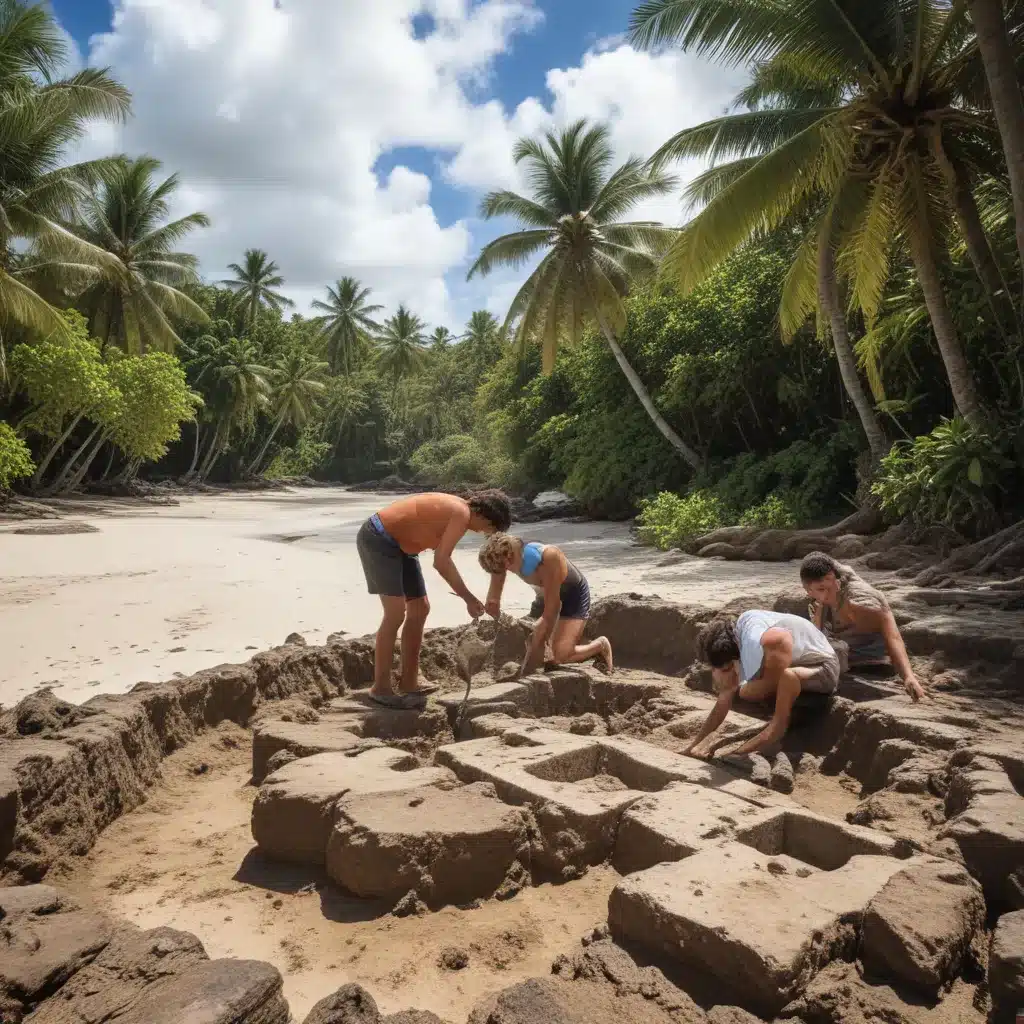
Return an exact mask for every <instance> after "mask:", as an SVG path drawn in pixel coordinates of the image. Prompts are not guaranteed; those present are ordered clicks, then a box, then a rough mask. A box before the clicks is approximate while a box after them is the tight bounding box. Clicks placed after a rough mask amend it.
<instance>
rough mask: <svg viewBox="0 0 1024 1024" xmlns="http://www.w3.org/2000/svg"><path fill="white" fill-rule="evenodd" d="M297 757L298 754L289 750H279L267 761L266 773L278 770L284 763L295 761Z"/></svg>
mask: <svg viewBox="0 0 1024 1024" xmlns="http://www.w3.org/2000/svg"><path fill="white" fill-rule="evenodd" d="M298 759H299V757H298V755H297V754H294V753H293V752H292V751H290V750H279V751H278V752H277V753H276V754H274V755H273V757H271V758H270V760H269V761H267V774H268V775H273V774H274V772H276V771H279V770H280V769H281V768H283V767H284V766H285V765H286V764H291V763H292V761H297V760H298Z"/></svg>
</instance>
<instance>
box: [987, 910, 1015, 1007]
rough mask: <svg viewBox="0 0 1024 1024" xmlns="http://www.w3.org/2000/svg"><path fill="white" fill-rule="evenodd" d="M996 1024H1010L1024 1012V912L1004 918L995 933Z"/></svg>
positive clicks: (991, 962) (991, 966)
mask: <svg viewBox="0 0 1024 1024" xmlns="http://www.w3.org/2000/svg"><path fill="white" fill-rule="evenodd" d="M988 987H989V991H990V992H991V993H992V1011H993V1012H992V1024H1009V1022H1010V1021H1013V1020H1014V1018H1015V1015H1016V1014H1018V1013H1019V1012H1020V1011H1021V1010H1022V1009H1024V910H1015V911H1014V912H1013V913H1012V914H1003V916H1002V917H1001V918H999V920H998V921H997V922H996V927H995V931H993V932H992V944H991V946H990V948H989V958H988Z"/></svg>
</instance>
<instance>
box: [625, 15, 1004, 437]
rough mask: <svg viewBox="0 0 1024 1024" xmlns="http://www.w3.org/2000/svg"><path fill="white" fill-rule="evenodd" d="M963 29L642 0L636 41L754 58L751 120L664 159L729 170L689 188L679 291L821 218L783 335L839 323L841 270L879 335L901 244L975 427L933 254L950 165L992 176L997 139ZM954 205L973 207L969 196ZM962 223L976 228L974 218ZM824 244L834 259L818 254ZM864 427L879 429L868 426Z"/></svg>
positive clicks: (925, 20)
mask: <svg viewBox="0 0 1024 1024" xmlns="http://www.w3.org/2000/svg"><path fill="white" fill-rule="evenodd" d="M967 28H968V27H967V24H966V14H965V12H964V8H963V5H962V4H961V5H959V6H958V5H952V6H950V5H939V4H930V3H921V4H904V3H900V2H899V0H878V2H876V3H873V4H863V3H860V2H859V0H830V2H829V3H827V4H818V3H799V4H795V5H794V4H779V5H776V4H773V3H765V2H762V0H733V2H731V3H730V4H728V5H723V4H722V3H720V2H717V0H647V2H645V3H643V4H642V5H641V6H640V7H638V8H637V9H636V11H635V12H634V15H633V21H632V38H633V41H634V42H635V43H637V44H639V45H642V46H648V45H661V44H665V43H678V44H680V45H682V47H683V48H684V49H688V50H689V49H692V50H694V51H696V52H699V53H702V54H704V55H707V56H712V57H714V56H719V57H721V58H722V59H723V60H725V61H727V62H730V63H736V64H745V63H748V62H750V61H754V62H756V63H755V69H754V80H753V83H752V84H751V86H750V87H749V88H748V89H746V90H744V92H743V93H741V95H740V103H741V104H742V105H743V106H746V107H748V110H747V111H746V112H745V113H741V114H733V115H727V116H725V117H721V118H716V119H715V120H713V121H709V122H707V123H706V124H703V125H699V126H698V127H696V128H691V129H687V130H686V131H683V132H680V133H679V134H678V135H676V136H675V137H674V138H673V139H671V140H669V142H667V143H666V144H665V145H664V146H663V147H662V149H661V150H660V151H659V152H658V153H657V154H656V155H655V158H654V159H655V162H656V165H658V166H660V165H661V164H662V163H664V162H665V161H667V160H669V159H681V158H686V157H695V156H696V157H707V156H710V157H711V158H712V159H713V160H715V161H717V160H721V159H723V158H727V159H728V160H729V162H727V163H725V164H721V165H718V166H715V167H713V168H712V169H711V170H710V171H708V172H707V173H705V174H704V175H702V176H701V177H700V178H698V179H697V181H695V182H694V183H692V185H691V187H690V190H689V195H690V198H691V200H693V201H695V202H698V203H704V204H706V205H704V208H703V210H702V211H701V212H700V213H699V214H698V215H697V216H696V217H694V219H693V220H691V221H690V222H689V224H687V225H686V227H685V228H684V230H683V231H682V232H681V234H680V236H679V238H678V240H677V241H676V243H675V244H674V245H673V247H672V249H671V250H670V252H669V253H668V255H667V257H666V261H665V269H666V272H667V273H668V274H669V275H670V276H671V277H672V278H673V279H674V280H676V281H677V282H678V284H679V285H680V286H681V287H682V288H683V289H684V290H686V289H688V288H690V287H692V286H693V285H694V284H696V283H697V282H698V281H700V280H702V279H703V278H704V277H705V276H706V275H707V274H708V273H709V272H710V270H711V269H712V268H713V267H714V266H715V265H716V264H717V263H718V262H719V261H720V260H722V259H723V258H724V257H725V256H726V255H728V253H730V252H731V251H732V250H734V249H735V248H736V247H737V246H738V245H739V244H741V243H742V242H744V241H745V240H746V239H748V238H750V237H751V236H752V235H753V234H755V233H757V232H759V231H764V230H769V229H771V228H773V227H775V226H777V225H779V224H780V223H782V222H783V221H785V220H786V219H787V218H790V217H792V216H793V214H794V213H797V212H801V213H803V214H805V215H806V213H807V210H808V208H813V209H815V210H816V211H817V213H818V215H817V216H815V217H813V218H812V223H811V225H810V227H809V228H808V230H807V233H806V236H805V240H804V244H803V246H802V247H801V250H800V253H799V255H798V256H797V260H796V262H795V263H794V266H793V269H792V271H791V272H790V275H789V279H788V281H787V286H786V290H785V294H784V296H783V307H782V310H781V319H782V322H783V326H784V328H785V327H786V326H788V327H790V328H792V327H793V326H794V325H795V324H798V323H800V322H802V320H803V319H804V318H805V317H806V315H807V314H808V313H809V312H811V311H812V310H813V309H814V307H815V305H818V304H820V305H821V306H822V307H823V308H825V309H826V310H827V311H828V312H829V313H830V314H831V313H832V312H833V311H834V310H835V309H836V308H837V307H836V304H835V302H834V301H833V300H834V299H835V295H829V296H826V298H825V301H822V299H821V294H822V291H823V287H822V282H821V281H820V278H821V275H822V274H823V273H826V272H827V271H829V270H830V268H831V265H832V263H833V260H835V261H836V264H837V265H838V266H840V267H842V268H843V271H844V274H845V275H846V276H847V277H849V279H850V281H851V288H852V291H851V295H852V300H853V302H854V303H855V304H857V305H858V306H860V308H861V309H862V310H863V311H864V313H865V316H866V318H867V320H868V322H869V324H870V323H871V322H872V321H873V319H874V317H875V315H876V314H877V312H878V308H879V304H880V302H881V299H882V294H883V290H884V287H885V283H886V280H887V279H888V272H889V259H890V255H891V253H892V250H893V246H894V244H895V243H897V242H899V243H902V244H905V245H906V246H907V247H908V248H909V250H910V254H911V258H912V260H913V263H914V266H915V268H916V270H917V276H918V281H919V283H920V285H921V290H922V292H923V293H924V297H925V302H926V305H927V308H928V313H929V317H930V319H931V323H932V329H933V331H934V333H935V337H936V340H937V342H938V345H939V350H940V353H941V355H942V360H943V363H944V364H945V367H946V373H947V376H948V378H949V383H950V388H951V390H952V393H953V399H954V401H955V403H956V406H957V408H958V409H959V411H960V413H961V414H962V415H963V416H964V418H965V419H967V420H968V421H970V422H971V423H973V424H975V425H977V424H980V423H981V422H983V420H984V418H985V416H984V410H983V408H982V405H981V402H980V399H979V397H978V394H977V390H976V388H975V384H974V379H973V376H972V375H971V371H970V369H969V367H968V365H967V360H966V358H965V356H964V352H963V347H962V345H961V343H960V339H959V336H958V334H957V330H956V327H955V325H954V322H953V317H952V314H951V312H950V309H949V306H948V303H947V302H946V298H945V293H944V292H943V289H942V284H941V276H940V267H939V257H938V252H939V251H940V249H941V242H942V240H943V235H944V233H945V231H946V230H947V227H948V224H949V221H950V218H951V212H950V207H951V204H952V203H953V202H954V201H955V197H954V196H951V195H950V188H949V177H948V172H949V169H948V168H945V169H944V168H943V161H944V160H947V159H948V162H949V164H950V165H951V166H952V168H953V173H954V174H957V175H963V176H965V179H964V180H965V181H969V180H970V176H971V174H976V173H985V172H986V171H987V170H988V169H989V167H988V165H987V159H988V155H989V153H990V148H988V147H987V146H986V145H985V140H986V137H987V136H988V135H990V134H991V133H990V131H989V128H988V125H987V123H986V120H985V117H984V115H983V114H982V113H979V112H978V111H977V110H976V109H975V108H974V105H973V104H972V103H971V102H970V96H971V94H972V90H973V87H974V79H973V76H972V74H971V59H970V58H971V50H970V47H971V45H972V44H971V42H970V33H969V31H968V30H967ZM959 195H960V196H961V198H963V197H965V196H969V195H970V189H969V188H962V189H960V190H959ZM957 213H958V214H959V215H960V216H961V217H962V218H965V219H966V220H970V218H971V217H972V215H976V213H977V211H976V210H974V211H973V214H972V211H971V210H970V209H968V208H966V207H964V208H963V209H958V210H957ZM967 240H968V243H969V244H970V238H968V239H967ZM828 248H831V249H833V250H834V251H835V255H834V256H832V255H830V254H829V253H828V252H827V251H822V250H823V249H828ZM973 255H975V257H976V262H977V261H979V260H983V256H982V254H980V253H975V254H973ZM828 290H829V291H831V285H830V286H829V289H828ZM841 319H842V318H841V317H838V318H836V317H832V316H831V315H830V320H831V322H832V325H833V330H832V335H833V343H834V344H836V346H837V348H836V351H837V356H840V366H841V368H843V376H844V382H845V383H846V384H847V388H848V390H849V391H850V394H851V398H853V400H854V402H855V404H856V405H857V408H858V412H859V413H861V420H862V422H865V420H866V417H865V415H864V412H865V402H864V401H862V397H863V389H862V388H860V389H859V390H860V397H858V396H857V391H858V386H854V381H855V376H854V375H851V373H850V365H849V359H848V348H849V346H848V345H847V344H845V343H844V342H843V340H842V336H843V335H845V333H846V328H845V322H844V323H843V324H842V325H841V326H840V323H839V320H841ZM840 350H843V351H842V355H840ZM865 430H866V431H871V432H872V433H873V429H872V428H870V427H869V426H868V425H867V423H865ZM869 436H871V434H869ZM877 443H878V442H877V438H876V439H875V440H874V441H873V442H872V447H873V448H874V447H875V446H876V445H877Z"/></svg>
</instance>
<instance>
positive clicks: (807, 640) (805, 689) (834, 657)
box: [683, 609, 844, 757]
mask: <svg viewBox="0 0 1024 1024" xmlns="http://www.w3.org/2000/svg"><path fill="white" fill-rule="evenodd" d="M698 644H699V651H700V658H701V660H702V661H704V662H706V663H707V664H709V665H710V666H711V675H712V679H713V682H714V688H715V692H716V694H717V695H718V699H717V700H716V701H715V706H714V707H713V708H712V709H711V713H710V714H709V715H708V717H707V720H706V721H705V723H704V725H703V726H702V727H701V729H700V732H699V733H698V734H697V737H696V739H694V741H693V742H692V743H691V744H690V745H689V746H688V747H687V748H686V750H684V751H683V753H684V754H690V755H692V756H694V757H704V756H707V754H708V751H707V749H706V747H705V745H704V741H705V740H706V739H707V738H708V737H709V736H710V735H711V734H712V733H713V732H714V731H715V730H716V729H717V728H718V727H719V726H720V725H721V724H722V723H723V722H724V721H725V719H726V716H727V715H728V714H729V711H730V709H731V708H732V705H733V702H734V701H735V700H736V698H739V699H740V700H749V701H765V700H771V699H772V698H774V700H775V713H774V714H773V715H772V719H771V721H770V722H769V723H768V725H766V726H765V728H764V729H762V730H761V731H760V732H759V733H758V734H757V735H756V736H753V737H751V738H750V739H749V740H747V741H746V742H745V743H742V744H741V745H740V746H739V747H737V748H736V749H735V750H732V751H730V752H729V753H730V755H734V754H752V753H754V752H755V751H758V750H762V749H764V748H766V747H770V746H774V745H775V744H776V743H778V741H779V740H781V739H782V737H783V736H784V735H785V733H786V729H787V728H789V718H790V714H791V712H792V710H793V702H794V701H795V700H796V698H797V697H799V696H800V694H801V693H821V694H833V693H835V692H836V689H837V688H838V686H839V676H840V673H841V672H842V671H843V668H844V666H843V664H842V663H841V661H840V653H839V652H837V651H836V650H835V649H834V648H833V646H832V644H830V643H829V640H828V638H827V637H826V636H825V634H824V633H822V632H821V630H820V629H818V628H817V627H816V626H815V625H814V624H813V623H812V622H810V621H808V620H807V619H804V618H801V617H800V616H799V615H787V614H786V613H784V612H772V611H766V610H763V609H754V610H752V611H748V612H744V613H743V614H742V615H741V616H740V617H739V618H738V619H735V618H733V616H731V615H719V616H716V617H715V618H714V619H712V620H711V621H710V622H709V623H708V624H707V625H706V626H705V627H704V629H703V630H702V631H701V635H700V638H699V641H698Z"/></svg>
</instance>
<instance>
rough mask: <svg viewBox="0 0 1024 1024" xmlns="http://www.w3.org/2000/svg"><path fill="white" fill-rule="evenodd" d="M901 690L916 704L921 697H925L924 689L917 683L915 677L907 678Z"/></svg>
mask: <svg viewBox="0 0 1024 1024" xmlns="http://www.w3.org/2000/svg"><path fill="white" fill-rule="evenodd" d="M903 688H904V689H905V690H906V691H907V693H909V694H910V699H911V700H912V701H913V702H914V703H915V704H916V703H917V702H918V701H919V700H920V699H921V698H922V697H926V696H927V694H926V693H925V690H924V687H923V686H922V685H921V684H920V683H919V682H918V679H917V676H907V678H906V679H904V680H903Z"/></svg>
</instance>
